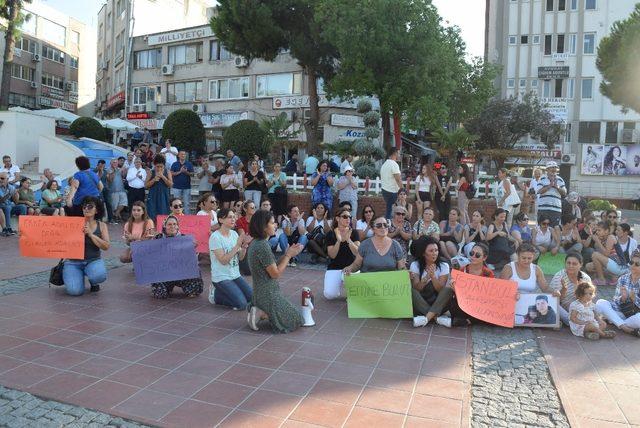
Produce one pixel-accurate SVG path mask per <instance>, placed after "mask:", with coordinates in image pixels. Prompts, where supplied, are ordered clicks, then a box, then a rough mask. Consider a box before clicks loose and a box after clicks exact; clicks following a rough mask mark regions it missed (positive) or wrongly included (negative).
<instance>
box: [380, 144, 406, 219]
mask: <svg viewBox="0 0 640 428" xmlns="http://www.w3.org/2000/svg"><path fill="white" fill-rule="evenodd" d="M397 159H398V149H397V148H396V147H392V148H391V149H389V152H388V155H387V160H386V161H384V163H383V164H382V167H381V168H380V180H381V181H382V198H383V199H384V202H385V204H386V211H385V218H387V219H390V218H391V209H392V208H393V204H395V202H396V199H398V191H399V190H400V188H401V187H402V177H401V176H400V165H398V161H397Z"/></svg>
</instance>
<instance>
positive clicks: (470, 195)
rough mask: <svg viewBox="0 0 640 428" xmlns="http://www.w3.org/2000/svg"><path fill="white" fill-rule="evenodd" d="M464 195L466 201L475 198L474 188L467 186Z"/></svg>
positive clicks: (471, 185) (470, 185)
mask: <svg viewBox="0 0 640 428" xmlns="http://www.w3.org/2000/svg"><path fill="white" fill-rule="evenodd" d="M464 193H465V195H466V196H467V199H473V198H474V197H475V196H476V186H474V185H473V184H469V187H467V190H465V191H464Z"/></svg>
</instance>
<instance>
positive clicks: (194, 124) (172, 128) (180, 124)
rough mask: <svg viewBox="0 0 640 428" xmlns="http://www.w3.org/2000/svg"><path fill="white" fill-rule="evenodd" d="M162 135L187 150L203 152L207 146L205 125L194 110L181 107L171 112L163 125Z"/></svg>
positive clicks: (181, 148)
mask: <svg viewBox="0 0 640 428" xmlns="http://www.w3.org/2000/svg"><path fill="white" fill-rule="evenodd" d="M162 137H163V138H165V139H167V138H169V139H171V141H172V142H173V145H175V146H176V147H180V150H184V151H186V152H192V151H195V152H196V153H203V152H204V151H205V148H206V140H205V132H204V125H203V124H202V121H201V120H200V116H198V114H197V113H196V112H194V111H191V110H188V109H180V110H176V111H174V112H171V113H170V114H169V116H167V118H166V119H165V121H164V125H163V126H162Z"/></svg>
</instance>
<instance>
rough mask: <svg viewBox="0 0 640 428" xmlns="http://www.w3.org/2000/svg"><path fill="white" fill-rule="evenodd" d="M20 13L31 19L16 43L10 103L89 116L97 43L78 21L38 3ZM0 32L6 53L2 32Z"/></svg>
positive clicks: (0, 45) (91, 108)
mask: <svg viewBox="0 0 640 428" xmlns="http://www.w3.org/2000/svg"><path fill="white" fill-rule="evenodd" d="M24 12H25V13H26V14H28V15H30V18H29V19H28V20H27V21H25V23H24V25H23V26H22V29H21V31H22V32H21V35H20V37H19V38H18V40H16V44H15V50H14V57H13V63H12V64H11V86H10V92H9V105H11V106H20V107H26V108H29V109H41V108H42V109H45V108H62V109H65V110H69V111H71V112H74V113H78V114H83V115H87V116H91V115H92V114H93V99H94V97H95V79H94V76H93V74H92V73H93V71H94V70H95V65H94V64H95V56H94V55H93V52H94V51H95V49H94V46H95V39H93V36H92V35H91V34H88V31H87V28H86V26H85V25H84V24H83V23H82V22H80V21H77V20H75V19H73V18H71V17H69V16H67V15H64V14H62V13H60V12H58V11H56V10H55V9H52V8H51V7H49V6H47V5H45V4H42V3H41V2H39V1H35V2H33V4H26V5H25V8H24ZM1 33H2V37H1V38H0V39H1V41H0V49H1V50H2V52H4V43H5V39H4V31H2V32H1ZM92 58H93V59H92ZM0 67H2V64H0Z"/></svg>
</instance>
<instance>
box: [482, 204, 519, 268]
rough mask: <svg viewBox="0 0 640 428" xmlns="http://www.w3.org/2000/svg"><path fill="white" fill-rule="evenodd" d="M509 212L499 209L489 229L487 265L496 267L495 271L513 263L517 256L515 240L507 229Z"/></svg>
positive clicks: (494, 214)
mask: <svg viewBox="0 0 640 428" xmlns="http://www.w3.org/2000/svg"><path fill="white" fill-rule="evenodd" d="M506 221H507V211H506V210H504V209H502V208H498V209H497V210H496V211H495V212H494V213H493V223H491V224H490V225H489V228H488V229H487V243H488V244H489V257H487V263H490V264H492V265H494V267H495V269H496V270H498V269H502V267H504V266H505V265H506V264H508V263H509V262H510V261H511V256H513V254H515V244H514V243H513V240H514V238H513V237H511V235H509V232H508V229H507V224H506Z"/></svg>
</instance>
